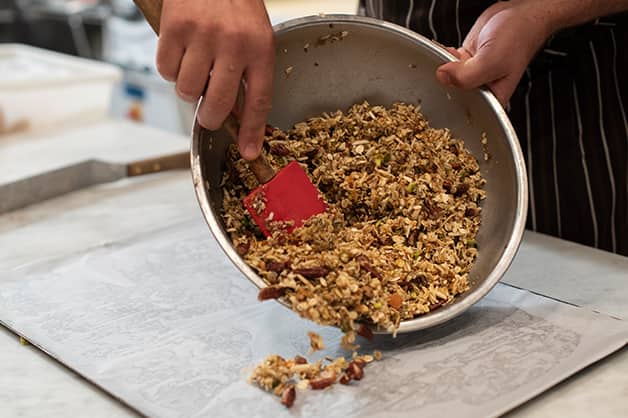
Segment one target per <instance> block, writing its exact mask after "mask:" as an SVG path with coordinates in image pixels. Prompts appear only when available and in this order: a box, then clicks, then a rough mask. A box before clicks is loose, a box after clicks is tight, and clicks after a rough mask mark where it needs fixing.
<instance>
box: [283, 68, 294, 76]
mask: <svg viewBox="0 0 628 418" xmlns="http://www.w3.org/2000/svg"><path fill="white" fill-rule="evenodd" d="M293 70H294V67H293V66H290V67H286V69H285V70H284V73H285V74H286V78H288V77H290V74H292V71H293Z"/></svg>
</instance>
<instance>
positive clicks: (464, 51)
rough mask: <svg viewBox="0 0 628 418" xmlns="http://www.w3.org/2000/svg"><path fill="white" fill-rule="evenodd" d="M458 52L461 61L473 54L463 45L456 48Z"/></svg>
mask: <svg viewBox="0 0 628 418" xmlns="http://www.w3.org/2000/svg"><path fill="white" fill-rule="evenodd" d="M458 54H460V59H461V60H462V61H466V60H468V59H469V58H471V57H472V56H473V54H471V52H469V50H468V49H467V48H465V47H464V46H461V47H460V48H458Z"/></svg>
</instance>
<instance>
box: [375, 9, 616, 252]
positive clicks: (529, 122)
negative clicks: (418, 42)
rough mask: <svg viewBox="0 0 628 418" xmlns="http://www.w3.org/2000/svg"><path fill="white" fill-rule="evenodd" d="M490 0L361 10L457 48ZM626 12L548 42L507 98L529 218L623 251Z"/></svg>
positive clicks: (536, 226)
mask: <svg viewBox="0 0 628 418" xmlns="http://www.w3.org/2000/svg"><path fill="white" fill-rule="evenodd" d="M493 3H494V1H491V0H362V6H363V10H365V12H366V14H367V15H370V16H372V17H377V18H380V19H384V20H387V21H391V22H394V23H396V24H399V25H402V26H406V27H409V28H410V29H412V30H414V31H416V32H418V33H420V34H422V35H424V36H426V37H428V38H431V39H434V40H436V41H438V42H440V43H441V44H444V45H447V46H455V47H458V46H460V45H461V44H462V41H463V40H464V37H465V35H466V34H467V33H468V31H469V30H470V29H471V27H472V26H473V24H474V22H475V20H476V18H477V17H478V16H479V15H480V14H481V13H482V12H483V11H484V10H485V9H486V8H487V7H488V6H490V5H491V4H493ZM627 45H628V13H623V14H620V15H615V16H608V17H605V18H602V19H598V20H596V21H595V22H590V23H588V24H586V25H582V26H579V27H575V28H571V29H567V30H564V31H561V32H559V33H557V34H555V35H554V36H553V37H552V38H551V39H549V40H548V41H547V43H546V44H545V46H544V48H542V49H541V51H539V53H538V54H537V56H536V57H535V59H534V60H533V61H532V63H530V66H529V67H528V69H527V71H526V73H525V75H524V77H523V78H522V80H521V81H520V83H519V85H518V87H517V89H516V91H515V93H514V94H513V96H512V98H511V102H510V111H509V116H510V120H511V121H512V124H513V126H514V128H515V130H516V132H517V135H518V137H519V140H520V143H521V147H522V149H523V152H524V154H525V158H526V164H527V170H528V176H529V188H530V205H529V213H528V218H527V227H528V229H530V230H533V231H538V232H541V233H545V234H549V235H554V236H556V237H559V238H563V239H566V240H570V241H574V242H579V243H582V244H585V245H589V246H592V247H595V248H599V249H603V250H606V251H611V252H615V253H619V254H623V255H628V47H627Z"/></svg>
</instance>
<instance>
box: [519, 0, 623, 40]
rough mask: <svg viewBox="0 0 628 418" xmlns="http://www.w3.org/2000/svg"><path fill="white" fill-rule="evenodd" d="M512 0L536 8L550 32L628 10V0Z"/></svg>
mask: <svg viewBox="0 0 628 418" xmlns="http://www.w3.org/2000/svg"><path fill="white" fill-rule="evenodd" d="M512 1H516V2H517V3H520V5H521V6H524V7H531V8H532V9H534V11H533V15H534V17H536V18H538V19H541V20H543V21H544V22H545V24H546V25H547V27H548V31H550V32H555V31H558V30H560V29H563V28H567V27H570V26H576V25H579V24H582V23H586V22H588V21H591V20H594V19H597V18H599V17H602V16H607V15H612V14H615V13H620V12H623V11H627V10H628V0H512Z"/></svg>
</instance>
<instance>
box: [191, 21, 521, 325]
mask: <svg viewBox="0 0 628 418" xmlns="http://www.w3.org/2000/svg"><path fill="white" fill-rule="evenodd" d="M275 31H276V48H277V59H276V69H275V85H274V95H273V106H274V108H273V111H272V113H271V115H270V118H269V123H270V124H272V125H275V126H278V127H281V128H282V129H286V128H289V127H291V126H292V125H293V124H294V123H296V122H299V121H303V120H305V119H307V118H308V117H311V116H315V115H317V114H320V113H322V112H324V111H334V110H337V109H342V110H346V109H347V108H348V107H350V106H351V105H352V104H354V103H358V102H362V101H363V100H368V101H369V102H370V103H371V104H381V105H390V104H392V103H393V102H395V101H404V102H408V103H417V102H419V101H420V102H421V106H422V110H423V112H424V114H425V116H426V117H427V118H428V120H429V121H430V123H431V125H432V126H434V127H438V128H448V129H449V130H451V132H452V133H453V135H455V136H456V137H458V138H462V139H464V141H465V144H466V146H467V147H468V148H469V149H470V151H471V152H472V153H473V155H475V157H476V158H477V159H478V161H479V162H480V168H481V171H482V174H483V176H484V177H485V178H486V180H487V184H486V191H487V198H486V200H485V202H484V204H483V212H482V225H481V227H480V231H479V233H478V236H477V243H478V248H479V255H478V258H477V261H476V263H475V265H474V267H473V269H472V271H471V272H470V281H471V289H470V290H469V291H468V292H466V293H465V294H463V295H461V296H459V297H458V298H457V299H455V301H454V302H453V303H451V304H450V305H447V306H444V307H442V308H440V309H437V310H435V311H434V312H431V313H428V314H426V315H423V316H419V317H417V318H415V319H412V320H408V321H403V322H402V323H401V325H400V328H399V331H398V332H408V331H415V330H420V329H424V328H428V327H431V326H434V325H437V324H440V323H443V322H445V321H447V320H449V319H452V318H454V317H455V316H457V315H459V314H461V313H462V312H463V311H465V310H466V309H468V308H469V307H470V306H472V305H473V304H474V303H476V302H477V301H478V300H480V299H481V298H482V297H483V296H485V295H486V294H487V293H488V292H489V291H490V290H491V289H492V288H493V286H495V284H496V283H497V282H498V281H499V279H500V278H501V277H502V275H503V274H504V272H505V271H506V270H507V269H508V267H509V266H510V263H511V261H512V259H513V257H514V256H515V253H516V252H517V249H518V247H519V243H520V241H521V238H522V235H523V231H524V224H525V217H526V213H527V205H528V201H527V196H528V194H527V193H528V190H527V180H526V172H525V165H524V160H523V156H522V153H521V149H520V146H519V142H518V140H517V137H516V135H515V132H514V130H513V128H512V126H511V124H510V122H509V120H508V117H507V115H506V113H505V112H504V110H503V109H502V107H501V106H500V105H499V103H498V102H497V100H496V99H495V97H494V96H493V95H492V94H490V93H489V92H487V91H484V90H474V91H462V90H459V89H455V88H451V89H450V88H444V87H442V86H441V85H439V84H438V82H437V81H436V79H435V70H436V68H437V67H438V65H440V64H442V63H444V62H447V61H450V60H452V59H453V57H452V56H451V55H450V54H449V53H448V52H447V51H446V50H445V49H444V48H442V47H440V46H438V45H436V44H435V43H433V42H431V41H430V40H428V39H426V38H424V37H422V36H420V35H417V34H416V33H414V32H411V31H409V30H407V29H404V28H401V27H399V26H396V25H393V24H390V23H385V22H382V21H378V20H374V19H370V18H364V17H357V16H338V15H332V16H313V17H307V18H301V19H296V20H292V21H289V22H287V23H283V24H281V25H279V26H277V27H276V28H275ZM344 31H346V32H347V33H346V34H342V32H344ZM333 34H340V37H342V36H343V35H345V36H344V38H342V39H341V40H339V41H335V42H331V38H328V39H327V40H326V41H325V37H326V36H327V35H333ZM307 44H309V47H308V48H304V47H305V46H306V45H307ZM306 49H307V51H306ZM287 68H291V71H290V74H289V75H288V76H287V75H286V69H287ZM482 132H486V134H487V137H488V141H489V142H488V150H489V153H490V155H491V158H490V160H489V161H484V159H483V149H482V144H481V135H482ZM229 141H230V140H229V137H228V135H227V133H226V132H223V131H217V132H209V131H207V130H205V129H203V128H201V127H200V126H199V125H198V124H195V125H194V129H193V141H192V150H191V153H192V155H191V158H192V175H193V179H194V186H195V189H196V194H197V197H198V201H199V204H200V207H201V209H202V211H203V215H204V216H205V219H206V221H207V223H208V225H209V229H210V230H211V232H212V233H213V235H214V237H215V238H216V240H217V241H218V243H219V245H220V246H221V247H222V249H223V250H224V252H225V254H226V255H227V257H228V258H229V259H230V260H231V261H232V262H233V263H234V264H235V265H236V266H237V268H238V269H239V270H240V271H241V272H242V273H243V274H244V276H246V278H248V279H249V280H250V281H251V282H253V283H254V284H255V285H256V286H257V287H260V288H261V287H264V286H265V283H264V282H263V280H262V279H261V278H260V277H259V276H258V275H257V274H256V273H255V272H254V271H253V270H252V269H251V268H249V267H248V266H247V265H246V264H245V263H244V261H243V260H242V258H241V257H240V256H239V255H238V254H237V252H236V251H235V249H234V248H233V247H232V245H231V242H230V240H229V237H228V235H227V233H226V232H225V230H224V226H223V224H222V221H221V218H220V208H221V202H222V194H221V190H220V187H219V184H220V180H221V178H222V174H223V170H224V168H225V148H226V146H227V144H228V143H229Z"/></svg>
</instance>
